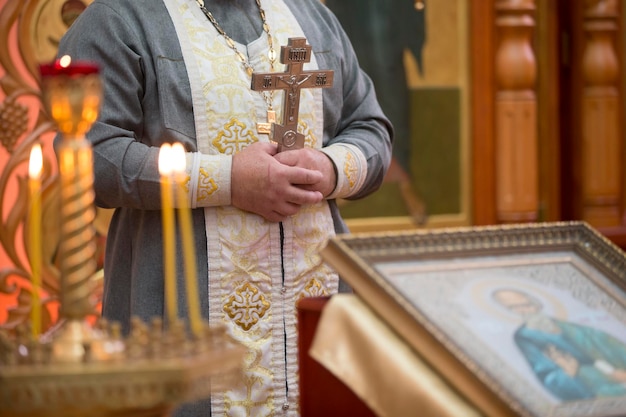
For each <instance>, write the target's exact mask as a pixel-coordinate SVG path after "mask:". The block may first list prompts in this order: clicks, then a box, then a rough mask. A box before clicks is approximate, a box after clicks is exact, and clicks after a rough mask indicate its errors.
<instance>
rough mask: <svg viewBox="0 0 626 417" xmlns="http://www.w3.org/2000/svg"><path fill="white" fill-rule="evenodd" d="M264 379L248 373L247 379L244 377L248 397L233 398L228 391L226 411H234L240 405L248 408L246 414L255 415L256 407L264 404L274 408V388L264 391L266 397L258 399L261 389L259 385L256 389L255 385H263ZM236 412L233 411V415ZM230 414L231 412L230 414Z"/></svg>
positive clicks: (225, 403)
mask: <svg viewBox="0 0 626 417" xmlns="http://www.w3.org/2000/svg"><path fill="white" fill-rule="evenodd" d="M264 382H265V381H264V380H263V378H260V377H256V376H250V375H246V377H245V379H244V384H245V385H246V398H245V399H243V400H239V401H238V400H235V399H233V398H231V397H230V396H229V395H228V393H226V395H225V396H224V409H225V411H233V408H236V407H238V408H239V407H240V408H243V409H244V410H246V414H245V415H247V416H252V415H254V409H255V408H259V407H262V406H266V407H269V409H270V410H271V409H273V407H274V391H273V390H272V389H268V390H266V391H264V392H263V393H264V394H266V395H267V397H266V398H261V399H260V401H259V399H258V396H259V390H258V387H257V389H254V386H255V385H258V386H263V384H264ZM253 397H254V398H257V401H255V400H254V399H253ZM235 414H236V412H235V413H233V414H232V415H235ZM228 415H230V414H228Z"/></svg>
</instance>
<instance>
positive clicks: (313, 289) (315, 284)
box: [303, 278, 328, 297]
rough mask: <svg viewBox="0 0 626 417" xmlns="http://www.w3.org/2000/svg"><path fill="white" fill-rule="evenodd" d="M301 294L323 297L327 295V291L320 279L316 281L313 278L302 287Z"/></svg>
mask: <svg viewBox="0 0 626 417" xmlns="http://www.w3.org/2000/svg"><path fill="white" fill-rule="evenodd" d="M303 295H304V296H305V297H324V296H327V295H328V292H327V291H326V288H324V286H323V285H322V283H321V282H320V281H318V280H317V279H316V278H313V279H311V280H310V281H309V283H308V284H306V286H305V287H304V294H303Z"/></svg>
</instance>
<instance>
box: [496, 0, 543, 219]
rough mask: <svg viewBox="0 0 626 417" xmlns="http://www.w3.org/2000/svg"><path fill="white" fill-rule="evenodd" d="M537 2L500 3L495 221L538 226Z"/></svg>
mask: <svg viewBox="0 0 626 417" xmlns="http://www.w3.org/2000/svg"><path fill="white" fill-rule="evenodd" d="M534 3H535V2H534V0H497V1H496V3H495V8H496V13H497V16H496V19H495V22H496V30H497V36H498V39H499V42H498V47H497V50H496V55H495V75H496V99H495V115H496V120H495V135H496V138H495V161H496V170H495V172H496V178H495V180H496V216H497V219H496V220H497V221H498V222H499V223H510V222H525V221H536V220H537V219H538V211H539V197H538V196H539V192H538V154H537V98H536V94H535V82H536V77H537V69H536V62H535V54H534V51H533V47H532V34H533V29H534V26H535V22H534V18H533V14H534V11H535V4H534Z"/></svg>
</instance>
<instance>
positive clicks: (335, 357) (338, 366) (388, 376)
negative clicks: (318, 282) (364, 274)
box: [309, 294, 481, 417]
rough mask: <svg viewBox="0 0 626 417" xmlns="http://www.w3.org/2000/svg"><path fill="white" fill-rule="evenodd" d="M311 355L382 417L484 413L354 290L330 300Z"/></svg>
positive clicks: (468, 415)
mask: <svg viewBox="0 0 626 417" xmlns="http://www.w3.org/2000/svg"><path fill="white" fill-rule="evenodd" d="M309 354H310V355H311V357H313V358H314V359H315V360H316V361H318V362H319V363H320V364H321V365H322V366H324V367H325V368H326V369H328V370H329V371H330V372H331V373H333V374H334V375H335V376H336V377H337V378H338V379H340V380H341V381H342V382H343V383H344V384H346V385H347V386H348V387H350V388H351V389H352V391H354V393H355V394H356V395H357V396H358V397H359V398H361V400H363V402H365V403H366V404H367V405H368V406H369V407H370V408H371V409H372V411H374V412H375V413H376V414H377V415H378V416H379V417H397V416H414V415H419V416H421V417H429V416H433V417H434V416H436V417H453V416H455V417H456V416H463V417H473V416H480V415H481V413H479V412H478V411H477V410H476V409H475V408H474V407H473V406H472V405H471V404H469V403H468V402H467V401H466V400H464V399H463V398H462V397H460V396H459V394H458V393H456V392H455V391H454V389H453V388H451V387H450V386H449V385H448V384H446V382H445V381H443V380H442V379H441V377H440V376H439V375H438V374H437V373H436V372H435V371H434V370H433V369H432V368H430V367H429V366H428V365H427V364H426V363H425V362H424V361H423V360H422V359H421V358H420V357H419V356H418V355H417V353H416V352H415V351H414V350H412V349H411V348H410V347H409V346H408V345H407V344H406V343H405V342H404V341H403V340H402V339H400V337H399V336H398V335H397V334H396V333H395V332H394V331H393V330H391V329H390V328H389V327H388V326H387V325H386V324H385V323H384V322H383V321H382V320H381V319H380V318H379V317H378V316H377V315H376V314H375V313H374V312H373V311H372V310H371V309H370V308H369V307H367V305H365V304H364V303H363V302H362V301H361V299H360V298H359V297H358V296H356V295H354V294H337V295H334V296H333V297H332V298H331V299H330V301H329V302H328V303H327V304H326V306H325V308H324V310H323V312H322V316H321V318H320V321H319V324H318V328H317V331H316V334H315V338H314V340H313V343H312V345H311V349H310V351H309Z"/></svg>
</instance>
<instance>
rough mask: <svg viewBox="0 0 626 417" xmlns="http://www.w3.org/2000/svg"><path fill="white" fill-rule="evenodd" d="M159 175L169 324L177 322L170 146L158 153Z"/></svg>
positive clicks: (166, 304)
mask: <svg viewBox="0 0 626 417" xmlns="http://www.w3.org/2000/svg"><path fill="white" fill-rule="evenodd" d="M159 174H160V175H161V219H162V223H163V270H164V279H165V307H166V311H167V317H168V319H169V322H170V324H172V323H174V322H176V320H177V316H178V314H177V310H178V307H177V302H176V241H175V238H176V237H175V235H174V233H175V230H174V201H173V200H174V197H173V189H172V146H171V145H170V144H169V143H166V144H163V145H162V146H161V149H160V151H159Z"/></svg>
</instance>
